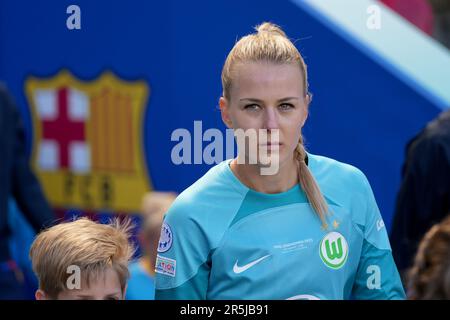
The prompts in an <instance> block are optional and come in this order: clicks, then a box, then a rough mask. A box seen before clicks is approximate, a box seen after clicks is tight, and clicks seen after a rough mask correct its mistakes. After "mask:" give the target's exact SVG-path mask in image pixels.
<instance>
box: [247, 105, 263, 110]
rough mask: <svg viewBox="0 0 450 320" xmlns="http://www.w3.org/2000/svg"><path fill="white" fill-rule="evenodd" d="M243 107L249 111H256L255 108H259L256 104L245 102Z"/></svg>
mask: <svg viewBox="0 0 450 320" xmlns="http://www.w3.org/2000/svg"><path fill="white" fill-rule="evenodd" d="M244 109H245V110H249V111H257V110H259V109H260V108H259V106H258V105H257V104H247V105H246V106H245V107H244Z"/></svg>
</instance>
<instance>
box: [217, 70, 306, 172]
mask: <svg viewBox="0 0 450 320" xmlns="http://www.w3.org/2000/svg"><path fill="white" fill-rule="evenodd" d="M233 71H234V73H233V83H232V87H231V91H230V99H229V100H227V99H226V98H224V97H222V98H221V99H220V109H221V112H222V119H223V121H224V122H225V124H226V125H227V127H229V128H233V129H235V130H236V129H243V130H247V129H256V130H260V129H263V131H265V132H267V135H268V137H269V138H268V140H267V141H268V142H269V145H267V146H263V145H264V143H261V142H260V141H259V140H258V142H257V143H258V150H261V149H260V148H261V147H262V146H263V147H264V148H266V147H267V149H268V153H269V155H270V154H271V152H272V153H273V152H277V153H278V156H279V163H280V165H281V166H282V165H283V163H285V162H286V161H290V160H291V159H293V153H294V150H295V148H296V146H297V144H298V141H299V139H300V134H301V128H302V127H303V125H304V124H305V120H306V118H307V116H308V103H309V100H308V98H307V96H305V92H304V88H303V81H304V80H303V75H302V72H301V70H300V68H299V66H298V65H296V64H274V63H267V62H248V63H243V64H239V65H237V66H235V69H234V70H233ZM275 130H278V133H279V139H278V141H274V140H276V139H273V138H272V141H274V143H272V144H270V141H271V138H270V137H271V135H272V136H274V135H273V133H274V131H275Z"/></svg>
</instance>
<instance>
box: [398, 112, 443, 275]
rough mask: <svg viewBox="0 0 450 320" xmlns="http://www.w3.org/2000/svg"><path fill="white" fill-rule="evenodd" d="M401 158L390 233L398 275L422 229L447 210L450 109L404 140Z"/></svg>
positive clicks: (420, 235) (409, 264) (407, 263)
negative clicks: (399, 183) (403, 151)
mask: <svg viewBox="0 0 450 320" xmlns="http://www.w3.org/2000/svg"><path fill="white" fill-rule="evenodd" d="M405 159H406V160H405V162H404V164H403V168H402V182H401V185H400V189H399V192H398V195H397V202H396V207H395V214H394V217H393V222H392V228H391V234H390V239H391V244H392V252H393V255H394V259H395V261H396V264H397V267H398V268H399V270H400V272H401V273H402V276H404V275H405V272H406V270H407V269H408V268H409V267H410V266H411V264H412V259H413V257H414V255H415V253H416V251H417V248H418V244H419V241H420V240H421V239H422V237H423V235H424V234H425V232H427V230H429V229H430V228H431V226H433V225H434V224H436V223H439V222H440V221H441V220H442V219H443V218H444V217H445V216H446V215H447V214H448V212H450V109H449V110H447V111H443V112H442V113H441V114H440V115H439V116H438V117H437V118H436V119H434V120H433V121H431V122H430V123H428V125H427V126H426V127H425V128H424V129H423V130H422V131H421V132H419V133H418V134H417V135H416V136H415V137H414V138H413V139H411V140H410V141H409V142H408V144H407V146H406V156H405Z"/></svg>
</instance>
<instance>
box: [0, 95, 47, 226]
mask: <svg viewBox="0 0 450 320" xmlns="http://www.w3.org/2000/svg"><path fill="white" fill-rule="evenodd" d="M1 94H4V95H5V97H6V100H7V107H8V108H10V109H11V114H12V117H11V119H10V120H11V121H12V123H13V129H14V132H13V134H14V137H12V138H13V139H14V150H13V159H12V162H13V163H12V170H11V173H10V174H11V176H10V179H11V186H12V195H13V197H14V198H15V200H16V203H17V206H18V207H19V209H20V210H21V212H22V213H23V214H24V216H25V218H26V219H27V220H28V221H29V222H30V225H31V226H32V227H33V229H34V230H35V231H36V232H39V231H40V230H41V229H42V228H43V227H47V226H50V224H51V223H52V222H54V219H55V216H54V213H53V211H52V210H51V208H50V206H49V204H48V203H47V201H46V199H45V197H44V195H43V193H42V190H41V186H40V184H39V182H38V180H37V179H36V177H35V176H34V174H33V172H32V171H31V168H30V166H29V161H28V157H27V155H26V150H25V132H24V127H23V123H22V121H21V118H20V114H19V111H18V110H17V108H16V107H15V105H14V102H13V101H12V98H11V97H9V96H8V95H7V93H6V91H3V90H2V92H1Z"/></svg>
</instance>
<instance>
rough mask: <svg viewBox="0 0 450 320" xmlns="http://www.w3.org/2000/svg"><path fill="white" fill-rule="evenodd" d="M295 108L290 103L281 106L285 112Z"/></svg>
mask: <svg viewBox="0 0 450 320" xmlns="http://www.w3.org/2000/svg"><path fill="white" fill-rule="evenodd" d="M293 108H294V106H293V105H292V104H290V103H283V104H280V109H281V110H283V111H286V110H290V109H293Z"/></svg>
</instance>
